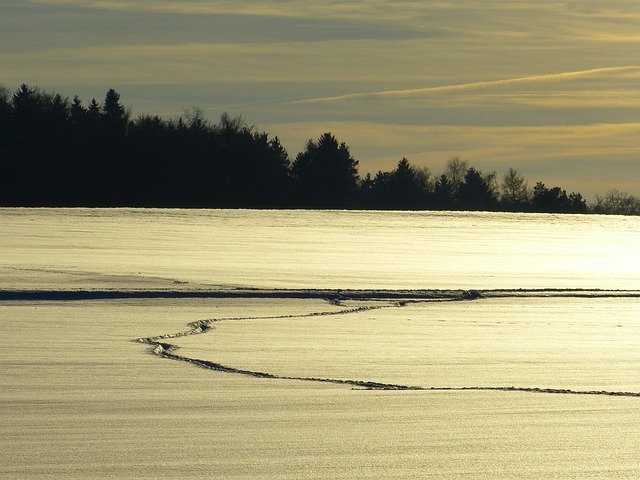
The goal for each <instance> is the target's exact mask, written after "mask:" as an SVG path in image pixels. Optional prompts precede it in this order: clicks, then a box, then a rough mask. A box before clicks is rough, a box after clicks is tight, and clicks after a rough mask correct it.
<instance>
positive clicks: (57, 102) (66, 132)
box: [0, 85, 640, 214]
mask: <svg viewBox="0 0 640 480" xmlns="http://www.w3.org/2000/svg"><path fill="white" fill-rule="evenodd" d="M0 205H3V206H93V207H115V206H144V207H188V208H191V207H201V208H361V209H401V210H403V209H404V210H408V209H411V210H418V209H440V210H490V211H498V210H500V211H523V212H559V213H586V212H596V213H620V214H640V199H638V198H637V197H634V196H631V195H627V194H625V193H621V192H618V191H616V190H612V191H610V192H609V193H608V194H607V195H606V196H604V197H597V198H596V202H595V203H594V204H592V205H587V203H586V201H585V199H584V198H583V197H582V195H581V194H580V193H569V194H567V192H566V191H565V190H564V189H562V188H560V187H547V186H546V185H544V184H543V183H542V182H537V183H536V184H535V186H534V187H533V188H529V186H528V183H527V181H526V180H525V178H524V177H523V176H522V175H520V174H519V173H518V172H517V171H516V170H514V169H509V171H508V172H506V173H505V174H504V175H502V176H501V177H499V176H498V174H497V173H496V172H488V173H487V172H482V171H480V170H478V169H476V168H474V167H473V166H471V165H469V163H468V162H467V161H465V160H461V159H460V158H459V157H452V158H451V159H450V160H449V161H448V162H447V165H446V168H445V171H444V172H443V173H442V174H440V175H435V176H434V175H432V174H431V172H430V171H429V170H428V169H426V168H419V167H416V166H414V165H411V163H410V162H409V161H408V160H407V159H406V158H402V159H401V160H400V161H399V162H398V164H397V166H396V167H395V168H394V169H393V170H391V171H386V172H384V171H379V172H378V173H377V174H375V175H371V174H367V175H365V176H364V177H361V176H360V175H359V172H358V161H357V160H355V159H354V158H353V156H352V155H351V153H350V151H349V148H348V147H347V145H346V144H345V143H344V142H340V141H338V140H337V139H336V137H335V136H334V135H332V134H331V133H324V134H322V135H321V136H320V137H319V138H318V139H317V140H313V139H311V140H309V141H308V142H307V144H306V145H305V148H304V150H303V151H302V152H300V153H298V154H297V155H296V156H295V157H294V158H293V159H292V158H291V157H290V155H289V154H288V152H287V150H286V149H285V148H284V147H283V146H282V144H281V143H280V140H279V139H278V137H272V136H270V135H269V134H268V133H266V132H261V131H259V130H258V129H257V128H255V127H254V126H250V125H248V124H247V123H246V122H245V121H244V120H243V119H242V118H241V117H235V118H232V117H231V116H229V115H228V114H226V113H225V114H223V115H222V116H221V118H220V121H219V122H218V123H217V124H211V123H209V122H208V121H207V120H206V118H205V116H204V114H203V111H202V110H200V109H198V108H197V107H194V108H192V109H191V110H189V111H186V112H185V113H184V114H183V115H182V116H180V117H178V118H176V119H169V120H166V119H162V118H160V117H158V116H153V115H140V116H137V117H133V116H132V114H131V112H130V111H129V110H128V109H126V108H125V107H124V106H123V105H122V103H121V101H120V95H119V94H118V93H117V92H116V91H115V90H113V89H110V90H109V91H108V92H107V93H106V95H105V98H104V100H103V101H102V102H98V101H96V100H95V99H93V100H91V102H89V104H88V105H85V104H83V102H82V100H80V98H79V97H78V96H75V97H73V99H69V98H68V97H64V96H62V95H60V94H58V93H46V92H44V91H42V90H40V89H39V88H37V87H31V86H28V85H22V86H20V87H19V88H18V89H17V90H15V91H14V92H10V91H9V90H7V89H6V88H3V87H0Z"/></svg>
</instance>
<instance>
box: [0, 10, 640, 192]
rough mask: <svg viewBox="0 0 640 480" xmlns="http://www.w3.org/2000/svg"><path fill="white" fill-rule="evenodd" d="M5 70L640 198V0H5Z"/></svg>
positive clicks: (414, 159) (377, 157)
mask: <svg viewBox="0 0 640 480" xmlns="http://www.w3.org/2000/svg"><path fill="white" fill-rule="evenodd" d="M0 83H2V84H4V85H5V86H6V87H8V88H10V89H14V88H16V87H17V86H18V85H19V84H21V83H27V84H30V85H37V86H40V87H42V88H44V89H45V90H48V91H56V92H61V93H64V94H66V95H69V96H72V95H73V94H76V93H77V94H79V95H80V96H81V98H83V99H85V101H88V100H90V99H91V98H93V97H96V98H97V99H102V98H103V96H104V93H105V92H106V90H107V89H109V88H115V89H116V90H117V91H118V92H119V93H120V94H121V95H122V100H123V102H124V103H125V105H127V106H130V107H131V108H132V110H133V113H134V114H142V113H152V114H161V115H164V116H178V115H180V114H181V112H182V111H183V109H184V108H189V107H191V106H192V105H197V106H199V107H201V108H203V109H204V110H205V112H206V114H207V116H208V117H209V118H210V119H211V120H212V121H214V122H215V121H217V119H218V117H219V116H220V114H221V113H222V112H225V111H227V112H229V113H230V114H232V115H238V114H242V115H243V116H244V117H245V118H246V120H247V121H248V122H250V123H253V124H255V125H256V126H257V127H258V128H259V129H260V130H264V131H267V132H269V133H271V134H272V135H278V136H279V137H280V139H281V140H282V142H283V144H284V145H285V147H286V148H287V149H288V150H289V152H290V154H291V155H292V156H294V155H295V154H296V153H297V152H299V151H300V150H302V149H303V148H304V144H305V141H306V140H307V139H309V138H317V137H319V136H320V135H321V134H322V133H324V132H326V131H331V132H332V133H334V134H335V135H336V136H337V137H338V138H339V139H340V140H341V141H344V142H346V143H347V145H349V147H350V148H351V151H352V153H353V155H354V156H355V157H356V158H357V159H358V160H359V161H360V171H361V173H363V174H364V173H366V172H372V173H375V172H376V171H377V170H379V169H384V170H390V169H392V168H393V167H394V165H395V164H396V163H397V162H398V160H400V159H401V158H402V157H403V156H404V157H407V158H408V159H409V161H410V162H411V163H413V164H415V165H418V166H426V167H429V168H430V169H431V170H432V171H433V172H434V173H440V172H441V171H442V170H443V168H444V164H445V162H446V161H447V160H448V159H449V158H450V157H451V156H453V155H459V156H460V157H461V158H463V159H466V160H468V161H469V162H470V164H472V165H474V166H476V167H477V168H480V169H482V170H485V171H490V170H497V171H498V173H504V172H505V171H506V170H507V169H508V168H509V167H513V168H516V169H517V170H519V171H520V172H521V173H522V174H524V175H525V177H526V178H527V179H528V180H529V184H530V186H533V185H534V184H535V182H536V181H538V180H541V181H543V182H544V183H545V184H546V185H547V186H556V185H557V186H561V187H563V188H566V189H567V190H568V191H579V192H581V193H583V194H584V195H585V196H587V197H589V198H592V197H593V195H594V194H596V193H600V194H604V193H606V191H607V190H608V189H610V188H618V189H620V190H623V191H627V192H629V193H632V194H636V195H639V194H640V3H639V2H637V0H611V1H608V2H602V0H599V1H595V0H581V1H577V0H569V1H564V2H557V1H546V0H537V1H529V0H522V1H506V0H493V1H468V0H453V1H430V2H425V1H397V2H389V1H384V2H383V1H380V0H359V1H358V0H356V1H326V2H322V4H318V5H316V4H313V3H312V2H308V1H304V2H303V1H302V0H289V1H279V2H275V1H256V0H235V1H202V0H192V1H169V0H126V1H125V0H20V1H7V0H0Z"/></svg>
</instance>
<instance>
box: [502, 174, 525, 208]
mask: <svg viewBox="0 0 640 480" xmlns="http://www.w3.org/2000/svg"><path fill="white" fill-rule="evenodd" d="M501 187H502V195H501V202H502V206H503V207H504V208H505V209H506V210H515V211H520V210H525V209H527V208H528V207H529V189H528V187H527V182H526V180H525V179H524V177H523V176H522V175H520V174H519V173H518V172H517V170H514V169H513V168H509V171H508V172H507V173H505V174H504V176H503V177H502V185H501Z"/></svg>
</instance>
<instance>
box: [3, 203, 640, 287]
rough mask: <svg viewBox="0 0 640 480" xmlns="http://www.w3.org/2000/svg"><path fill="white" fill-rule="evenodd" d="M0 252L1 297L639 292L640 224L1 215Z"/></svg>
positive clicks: (116, 213)
mask: <svg viewBox="0 0 640 480" xmlns="http://www.w3.org/2000/svg"><path fill="white" fill-rule="evenodd" d="M0 245H1V246H2V252H3V255H2V256H1V257H0V274H1V275H2V277H0V278H2V281H1V285H0V288H7V287H9V288H34V285H37V286H40V287H42V288H57V287H59V286H61V285H64V286H74V287H76V288H104V287H107V286H115V288H120V287H122V288H129V287H134V288H146V287H148V286H149V284H150V283H152V284H156V285H159V286H162V287H166V288H171V287H172V286H176V285H177V286H180V285H183V287H182V288H184V284H182V283H181V282H190V284H191V285H190V288H198V287H199V286H201V285H203V284H204V285H205V286H212V285H213V286H220V285H234V286H250V287H261V288H352V289H353V288H384V289H402V288H404V289H415V288H427V289H429V288H431V289H432V288H445V289H446V288H475V289H494V288H507V289H512V288H605V289H638V285H639V284H640V217H615V216H598V215H533V214H499V213H482V212H475V213H472V212H456V213H450V212H357V211H356V212H354V211H250V210H213V211H209V210H140V209H137V210H127V209H114V210H99V209H98V210H93V209H77V210H76V209H73V210H65V209H57V210H56V209H0Z"/></svg>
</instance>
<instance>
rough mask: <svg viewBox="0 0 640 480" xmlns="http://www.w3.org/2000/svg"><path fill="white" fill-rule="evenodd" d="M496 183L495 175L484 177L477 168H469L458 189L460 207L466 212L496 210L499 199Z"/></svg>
mask: <svg viewBox="0 0 640 480" xmlns="http://www.w3.org/2000/svg"><path fill="white" fill-rule="evenodd" d="M494 181H495V174H494V173H491V174H489V175H486V176H483V175H482V173H481V172H480V171H478V170H476V169H475V168H473V167H470V168H468V169H467V172H466V173H465V176H464V183H462V185H460V187H459V189H458V197H459V200H458V206H459V207H460V208H463V209H466V210H495V208H496V206H497V204H498V199H497V195H496V192H495V188H494V186H493V183H494Z"/></svg>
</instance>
